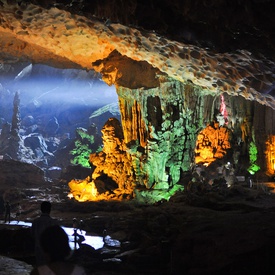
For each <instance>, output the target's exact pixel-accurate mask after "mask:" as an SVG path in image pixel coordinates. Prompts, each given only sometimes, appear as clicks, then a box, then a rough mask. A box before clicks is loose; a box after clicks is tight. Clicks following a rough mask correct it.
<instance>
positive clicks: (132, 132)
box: [117, 77, 213, 189]
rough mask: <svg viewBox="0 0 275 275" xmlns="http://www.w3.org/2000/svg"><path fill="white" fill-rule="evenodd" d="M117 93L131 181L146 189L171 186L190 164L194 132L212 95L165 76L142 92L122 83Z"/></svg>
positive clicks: (200, 125)
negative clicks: (157, 86)
mask: <svg viewBox="0 0 275 275" xmlns="http://www.w3.org/2000/svg"><path fill="white" fill-rule="evenodd" d="M117 91H118V96H119V103H120V111H121V120H122V128H123V132H124V139H125V142H126V145H127V146H128V148H129V153H130V154H131V156H132V158H133V166H134V169H135V175H136V182H137V184H138V185H145V186H146V188H148V189H150V188H152V187H154V188H160V189H162V188H170V187H172V186H173V185H174V184H176V183H177V182H178V181H179V179H180V176H181V172H182V171H188V170H189V169H190V168H191V166H192V164H193V161H194V148H195V144H196V138H197V135H198V132H199V130H200V129H202V128H203V127H204V126H205V125H206V123H207V122H208V121H210V120H211V117H212V116H213V112H212V111H211V109H212V108H209V105H210V107H212V106H211V105H212V101H213V97H212V96H211V95H203V94H202V93H201V92H202V91H201V89H200V88H199V87H196V86H194V85H192V84H188V83H185V84H184V83H181V82H179V81H176V80H173V79H171V78H166V77H162V79H161V80H160V87H159V88H154V89H148V90H147V91H146V93H142V91H141V90H140V89H134V90H130V89H127V88H124V87H118V89H117ZM211 98H212V100H211Z"/></svg>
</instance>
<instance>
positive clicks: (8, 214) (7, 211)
mask: <svg viewBox="0 0 275 275" xmlns="http://www.w3.org/2000/svg"><path fill="white" fill-rule="evenodd" d="M7 221H9V223H10V222H11V205H10V203H9V202H8V201H7V202H6V205H5V223H6V222H7Z"/></svg>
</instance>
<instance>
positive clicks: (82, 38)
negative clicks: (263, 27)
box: [0, 1, 275, 109]
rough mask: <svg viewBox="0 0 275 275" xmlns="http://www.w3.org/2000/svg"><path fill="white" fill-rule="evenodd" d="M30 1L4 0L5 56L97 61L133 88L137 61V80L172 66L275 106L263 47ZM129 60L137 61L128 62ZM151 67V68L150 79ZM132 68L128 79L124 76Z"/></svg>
mask: <svg viewBox="0 0 275 275" xmlns="http://www.w3.org/2000/svg"><path fill="white" fill-rule="evenodd" d="M32 2H33V3H30V2H28V3H27V4H26V3H24V2H23V1H0V49H1V51H0V60H2V62H1V64H4V63H8V62H17V61H26V60H28V61H31V62H34V63H45V64H50V65H52V66H58V67H66V68H68V67H69V68H71V67H75V68H84V69H87V70H89V69H94V70H96V71H98V72H100V73H101V74H102V75H103V79H104V80H105V82H107V84H109V85H112V84H116V85H121V86H125V87H129V88H132V87H131V83H130V82H131V81H133V76H132V77H129V73H131V66H132V67H134V66H137V64H138V66H137V67H139V68H140V69H139V70H138V71H137V70H133V72H135V73H136V74H137V72H138V73H139V74H140V75H141V76H142V77H139V78H140V79H139V81H138V83H136V85H135V87H134V88H144V87H145V88H147V87H150V85H149V84H148V82H150V79H151V80H152V83H153V86H156V85H157V83H158V82H157V81H156V77H157V76H159V75H161V74H167V75H168V76H169V77H171V78H174V79H176V80H178V81H180V82H186V81H191V82H193V83H194V84H195V85H198V86H201V87H202V88H203V89H204V90H205V92H206V93H212V94H214V93H218V94H220V93H223V92H226V93H228V94H231V95H241V96H243V97H245V98H246V99H248V100H257V101H258V102H259V103H261V104H264V105H267V106H270V107H271V108H273V109H275V100H274V98H273V96H272V95H273V94H272V93H273V92H274V91H273V90H274V67H275V64H274V61H273V60H272V58H266V57H265V56H264V55H263V54H261V53H258V54H257V56H256V55H255V54H252V53H251V52H250V51H248V50H246V49H242V48H240V49H238V50H235V51H231V52H221V51H213V49H209V48H206V47H201V46H199V45H194V44H193V45H191V44H187V43H184V42H182V41H176V40H173V39H172V38H171V37H170V38H167V37H169V36H165V35H164V34H159V33H157V32H154V31H146V30H144V29H142V28H135V27H130V26H126V25H123V24H120V23H113V22H112V21H110V20H99V19H97V18H96V17H92V16H85V14H84V13H83V12H82V13H80V12H72V10H70V9H68V6H70V7H72V6H73V4H74V2H75V1H71V3H70V5H69V4H68V5H67V6H66V7H67V8H66V9H65V8H64V9H63V8H62V7H65V6H64V5H63V6H62V5H61V4H60V5H53V4H52V5H49V4H47V2H53V1H41V3H42V4H41V5H39V4H38V2H39V1H32ZM110 2H112V3H114V1H110ZM122 2H123V1H122ZM153 2H154V1H151V4H152V3H153ZM164 2H165V1H164ZM173 2H177V1H173ZM195 2H196V3H197V1H195ZM220 2H224V1H220ZM256 2H257V1H256ZM258 2H262V4H264V3H265V2H269V1H258ZM271 2H272V1H271ZM81 3H82V4H83V5H84V4H85V1H79V2H78V7H79V6H80V4H81ZM129 3H135V1H130V2H129ZM186 3H188V1H186ZM82 9H83V7H82ZM98 14H100V12H98ZM238 16H240V15H238ZM268 16H270V14H268ZM124 21H125V20H124ZM126 21H127V20H126ZM124 23H125V22H124ZM271 43H272V42H271ZM118 60H120V61H118ZM123 61H125V62H124V63H125V64H126V63H127V64H129V62H132V65H131V66H130V67H128V68H127V67H126V68H125V65H123ZM145 72H150V77H149V79H148V77H147V79H146V77H145V75H146V73H145ZM126 74H128V78H127V81H125V80H124V81H120V80H121V79H123V77H125V75H126ZM143 76H144V77H143ZM143 80H144V81H143ZM272 91H273V92H272Z"/></svg>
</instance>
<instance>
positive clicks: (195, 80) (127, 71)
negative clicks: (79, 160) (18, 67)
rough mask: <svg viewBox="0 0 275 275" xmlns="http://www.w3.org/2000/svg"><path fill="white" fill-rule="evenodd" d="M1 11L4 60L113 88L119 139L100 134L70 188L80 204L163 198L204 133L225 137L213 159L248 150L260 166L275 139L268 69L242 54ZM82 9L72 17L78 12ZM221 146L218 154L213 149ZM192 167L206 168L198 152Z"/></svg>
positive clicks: (52, 14) (49, 9) (97, 23)
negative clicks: (92, 75)
mask: <svg viewBox="0 0 275 275" xmlns="http://www.w3.org/2000/svg"><path fill="white" fill-rule="evenodd" d="M33 2H34V3H36V2H37V1H33ZM1 3H2V5H0V15H1V22H0V35H1V40H0V47H1V50H2V53H1V55H2V56H4V57H5V60H9V57H10V59H11V61H10V62H14V58H16V59H17V60H21V61H22V60H26V59H27V60H30V61H32V62H43V63H46V64H52V65H54V66H60V67H67V68H68V67H74V68H83V69H86V70H92V69H93V70H95V71H96V72H98V73H100V74H101V75H102V79H103V80H104V81H105V82H106V83H107V84H108V85H115V86H116V89H117V93H118V96H119V104H120V111H121V122H122V130H123V133H119V132H118V133H117V130H118V128H116V127H115V128H112V127H113V125H111V124H110V121H109V122H108V123H107V124H106V125H105V126H104V127H103V130H102V131H103V134H104V135H105V134H107V135H108V134H110V133H111V136H112V139H111V140H110V139H109V138H106V139H105V140H104V143H105V145H104V148H103V151H102V152H101V153H98V154H96V155H92V156H91V157H90V161H91V162H92V163H93V164H94V165H95V166H96V169H95V171H94V173H93V174H92V175H91V178H89V179H86V180H85V184H86V185H85V184H84V183H83V182H82V183H81V185H83V186H82V187H80V184H78V186H79V188H78V189H79V192H80V193H78V194H77V195H76V196H77V198H78V199H79V200H84V197H85V198H86V197H87V196H88V197H89V193H90V194H92V198H93V199H98V198H99V197H96V196H97V195H99V193H101V194H105V193H106V191H107V189H110V190H108V191H110V193H109V194H112V193H113V194H115V193H116V191H115V190H118V193H119V194H123V196H121V197H120V195H119V196H115V195H116V194H115V195H114V197H119V198H122V197H124V195H125V196H126V197H128V196H129V197H130V196H132V193H133V186H134V185H136V187H137V188H139V187H140V188H145V189H147V190H151V189H159V190H165V191H167V190H171V189H172V188H173V187H174V186H175V185H176V184H177V183H178V182H179V181H180V179H181V174H182V173H184V172H187V171H189V170H191V169H192V167H193V165H194V162H195V147H196V144H198V146H199V147H200V146H201V145H200V142H201V139H200V137H201V136H200V135H199V133H200V132H201V131H202V130H203V129H205V128H206V127H207V125H209V124H211V123H218V124H219V125H216V124H215V127H214V128H213V127H212V128H213V129H219V131H218V132H216V131H214V132H213V134H214V136H215V135H217V134H219V133H221V134H222V135H223V137H222V138H217V137H215V138H213V140H212V142H211V143H213V144H216V145H217V146H213V148H211V150H210V151H212V153H213V158H214V159H215V158H221V157H222V156H224V155H226V153H227V150H228V149H229V148H232V150H233V153H232V155H234V153H235V152H237V151H240V154H241V155H242V156H243V157H244V158H247V156H248V152H249V144H251V142H252V141H253V142H254V143H255V146H256V147H257V148H258V152H259V155H258V158H259V159H258V161H259V162H263V163H264V162H265V156H264V153H263V152H265V146H266V144H265V142H266V140H267V137H268V135H270V134H275V133H274V132H275V128H274V127H273V125H271V124H270V122H268V118H269V117H272V116H273V114H274V110H275V100H274V97H273V96H272V94H273V89H274V72H273V71H274V65H275V64H274V61H273V60H268V59H267V58H266V57H265V56H264V55H261V54H257V55H255V54H253V53H251V52H249V51H247V50H245V49H238V50H235V51H234V52H219V51H215V50H214V49H212V50H211V49H209V48H206V47H204V48H203V47H200V46H199V45H191V44H186V43H183V42H182V41H176V40H173V39H172V38H167V37H165V36H163V35H160V34H158V33H156V32H153V31H146V30H142V29H139V28H135V27H128V26H125V25H122V24H120V23H113V22H111V21H108V20H107V21H105V20H104V22H103V21H102V20H98V19H96V18H94V17H92V16H85V15H84V10H83V8H81V11H82V13H81V12H73V9H70V8H68V6H66V5H65V4H63V5H61V4H60V5H52V2H51V1H46V3H44V5H42V6H38V5H37V4H31V3H28V4H24V3H21V2H20V3H18V4H16V3H15V2H14V4H10V2H9V1H1ZM81 3H82V4H79V6H78V8H80V7H81V5H84V6H85V5H86V2H83V1H82V2H81ZM112 3H113V2H112ZM71 6H73V2H72V3H71ZM61 7H65V8H64V9H62V8H61ZM111 7H112V5H111ZM131 8H132V9H133V10H134V9H135V5H133V6H132V7H131ZM114 9H115V10H116V8H114ZM110 10H112V9H111V8H110V6H109V12H110ZM97 12H98V14H101V11H100V10H97ZM105 12H106V11H102V13H103V14H106V13H105ZM185 12H186V13H187V10H185ZM259 114H261V115H260V116H259ZM263 122H264V123H263ZM114 129H115V130H114ZM209 129H210V128H206V130H204V132H203V133H205V132H207V131H208V130H209ZM109 132H110V133H109ZM229 132H231V133H232V139H231V140H230V141H229V138H228V136H229ZM114 134H115V135H114ZM211 134H212V131H211ZM198 135H199V140H198V141H197V138H198ZM114 137H115V142H114V139H113V138H114ZM122 137H123V138H124V139H123V138H122ZM221 140H223V142H224V146H221V147H219V146H218V145H219V143H221ZM110 141H112V142H110ZM108 143H110V144H108ZM229 143H231V144H229ZM235 144H238V146H235ZM214 151H215V152H214ZM197 153H198V152H197ZM200 157H202V159H204V161H205V158H204V157H205V155H204V157H203V153H202V152H200ZM207 161H209V158H208V160H207ZM262 167H263V168H264V165H262ZM124 170H125V171H124ZM110 179H112V181H111V180H110ZM108 181H109V188H107V187H106V185H105V184H106V182H108ZM87 184H88V185H87ZM71 185H72V183H71ZM85 186H86V187H85ZM88 190H89V191H88ZM83 192H84V193H85V194H84V193H83Z"/></svg>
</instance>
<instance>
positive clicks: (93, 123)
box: [0, 62, 120, 178]
mask: <svg viewBox="0 0 275 275" xmlns="http://www.w3.org/2000/svg"><path fill="white" fill-rule="evenodd" d="M0 83H1V86H0V97H1V102H0V117H1V121H0V129H1V135H0V155H1V159H2V160H3V159H4V160H8V159H17V160H23V161H24V162H27V163H33V164H35V165H37V166H39V167H40V168H42V169H44V170H46V171H47V175H48V176H49V177H50V178H51V177H54V178H55V177H56V174H60V172H61V171H62V169H64V168H66V167H67V166H68V165H79V166H83V167H88V168H90V166H89V163H88V160H89V153H91V152H93V151H96V150H100V148H101V147H102V136H101V132H100V130H101V128H102V126H103V125H104V123H105V121H106V120H107V119H108V118H109V117H116V118H117V119H119V120H120V112H119V108H118V96H117V94H116V90H115V88H114V86H108V85H107V84H106V83H105V82H103V81H102V80H101V77H100V75H99V74H98V73H96V72H94V71H93V70H83V69H72V68H68V69H61V68H55V67H51V66H48V65H44V64H32V63H30V62H20V63H11V64H9V63H6V64H4V63H3V64H2V66H1V70H0ZM16 94H18V101H19V102H18V104H19V106H18V110H17V112H18V114H14V106H13V105H14V98H15V95H16ZM13 116H18V121H17V123H19V125H18V128H19V129H18V134H19V136H20V142H21V146H22V147H21V151H22V154H25V156H19V155H18V154H15V155H14V154H13V152H12V149H11V147H12V146H13V145H12V144H11V142H10V139H11V136H10V131H11V128H12V123H13V119H14V118H13ZM57 171H59V172H57Z"/></svg>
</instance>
